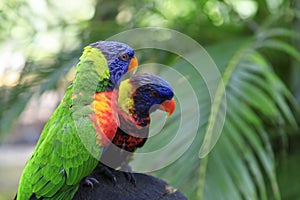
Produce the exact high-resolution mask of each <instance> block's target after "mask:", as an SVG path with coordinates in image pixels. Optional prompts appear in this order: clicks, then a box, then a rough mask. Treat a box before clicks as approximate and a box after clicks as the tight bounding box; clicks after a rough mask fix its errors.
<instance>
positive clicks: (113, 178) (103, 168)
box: [99, 165, 117, 185]
mask: <svg viewBox="0 0 300 200" xmlns="http://www.w3.org/2000/svg"><path fill="white" fill-rule="evenodd" d="M99 173H101V174H103V175H104V176H106V177H107V178H109V179H110V180H111V181H112V182H113V183H114V185H116V184H117V178H116V176H115V175H114V174H113V169H111V168H110V167H108V166H106V165H102V166H101V167H100V168H99Z"/></svg>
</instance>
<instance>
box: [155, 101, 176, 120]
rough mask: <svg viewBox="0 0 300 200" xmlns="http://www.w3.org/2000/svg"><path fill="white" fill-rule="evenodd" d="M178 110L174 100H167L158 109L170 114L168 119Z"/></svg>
mask: <svg viewBox="0 0 300 200" xmlns="http://www.w3.org/2000/svg"><path fill="white" fill-rule="evenodd" d="M175 108H176V103H175V100H174V98H173V99H171V100H166V101H164V102H163V103H162V104H160V105H159V107H158V109H160V110H163V111H166V112H168V117H169V116H171V115H172V114H173V112H174V110H175Z"/></svg>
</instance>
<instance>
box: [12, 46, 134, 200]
mask: <svg viewBox="0 0 300 200" xmlns="http://www.w3.org/2000/svg"><path fill="white" fill-rule="evenodd" d="M137 65H138V63H137V59H136V57H135V56H134V50H133V49H132V48H131V47H129V46H128V45H126V44H123V43H119V42H113V41H99V42H96V43H93V44H90V45H89V46H87V47H85V48H84V51H83V54H82V56H81V57H80V61H79V63H78V64H77V66H76V75H75V78H74V81H73V83H72V84H71V85H70V86H69V87H68V89H67V91H66V94H65V96H64V98H63V100H62V101H61V103H60V104H59V106H58V107H57V109H56V110H55V112H54V113H53V115H52V116H51V118H50V119H49V121H48V122H47V123H46V125H45V127H44V129H43V131H42V134H41V136H40V139H39V141H38V143H37V145H36V147H35V150H34V152H33V154H32V156H31V157H30V159H29V160H28V162H27V164H26V166H25V169H24V171H23V174H22V176H21V178H20V182H19V188H18V193H17V199H18V200H28V199H56V200H59V199H63V200H68V199H72V197H73V196H74V194H75V193H76V191H77V190H78V187H79V182H80V181H81V180H82V179H83V178H84V177H86V176H88V175H89V174H90V173H91V172H92V171H93V170H94V169H95V168H96V166H97V164H98V160H99V158H100V156H101V153H102V150H103V148H104V147H105V145H108V144H109V142H108V140H109V139H112V138H113V137H114V134H115V133H116V129H117V125H115V126H113V125H112V126H110V128H109V129H105V130H104V128H105V127H107V123H109V122H110V120H105V119H106V118H107V119H110V118H111V116H112V112H111V103H110V102H109V101H108V100H107V98H106V95H105V94H106V93H109V92H110V91H113V90H114V88H115V87H116V86H117V85H118V84H119V83H120V80H121V78H122V76H123V75H124V74H125V73H126V72H127V71H128V70H130V69H133V68H136V67H137ZM95 94H99V95H100V96H101V95H102V96H101V99H96V95H95ZM94 102H97V103H100V104H101V109H102V110H101V114H100V113H99V112H98V111H95V110H94V108H95V107H94ZM96 112H97V114H100V115H101V116H102V117H103V120H102V121H101V120H99V121H98V122H99V123H98V127H97V128H98V129H95V126H94V124H93V119H92V118H93V115H95V113H96ZM113 124H116V123H113Z"/></svg>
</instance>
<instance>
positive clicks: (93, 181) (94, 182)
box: [83, 176, 99, 189]
mask: <svg viewBox="0 0 300 200" xmlns="http://www.w3.org/2000/svg"><path fill="white" fill-rule="evenodd" d="M98 184H99V181H98V180H97V179H96V178H93V177H89V176H88V177H85V179H84V180H83V185H86V186H88V187H91V188H92V189H93V188H94V185H98Z"/></svg>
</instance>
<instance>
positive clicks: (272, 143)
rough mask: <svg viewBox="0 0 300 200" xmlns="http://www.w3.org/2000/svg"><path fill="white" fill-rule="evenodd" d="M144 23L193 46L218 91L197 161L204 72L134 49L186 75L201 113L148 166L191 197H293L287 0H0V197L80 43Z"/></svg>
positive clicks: (295, 52) (296, 187)
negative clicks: (214, 74) (219, 84)
mask: <svg viewBox="0 0 300 200" xmlns="http://www.w3.org/2000/svg"><path fill="white" fill-rule="evenodd" d="M149 26H152V27H165V28H171V29H174V30H177V31H180V32H182V33H183V34H186V35H188V36H190V37H192V38H193V39H195V40H196V41H197V42H198V43H199V44H201V45H203V46H204V48H205V49H206V50H207V51H208V52H209V54H210V56H211V57H212V58H213V60H214V61H215V63H216V64H217V66H218V68H219V70H220V71H221V73H222V78H223V81H224V85H225V88H226V100H227V113H226V121H225V124H224V129H223V131H222V135H221V137H220V139H219V141H218V143H217V144H216V146H215V148H214V149H213V151H212V152H211V153H210V154H209V155H208V156H207V157H205V158H203V159H199V157H198V154H199V149H200V146H201V144H202V140H203V136H204V135H205V134H208V135H209V134H211V132H210V131H209V129H207V126H208V125H213V124H214V122H216V121H217V115H215V114H214V113H218V112H219V111H220V107H219V106H218V105H217V103H212V102H210V98H209V94H208V91H207V89H206V85H205V83H204V81H203V80H202V78H201V77H197V76H194V75H193V72H192V71H191V68H188V67H184V66H186V65H187V63H186V62H185V61H184V60H182V59H179V58H178V57H177V56H174V55H173V54H170V53H168V52H157V51H151V50H149V51H140V52H137V56H138V58H139V61H140V63H151V62H157V63H162V64H165V65H169V66H171V67H173V68H174V69H178V70H179V71H181V72H182V73H183V74H186V79H187V80H188V81H189V82H190V83H192V85H193V86H194V90H195V91H196V93H197V96H198V100H199V102H198V103H199V106H200V110H201V121H200V124H199V129H198V133H197V136H196V138H195V140H194V141H193V144H192V145H191V146H190V148H189V149H188V151H186V152H185V153H184V155H183V156H182V157H180V159H178V160H177V161H176V162H175V163H172V164H171V165H169V166H167V167H166V168H163V169H161V170H158V171H155V172H153V173H152V174H153V175H154V176H157V177H160V178H162V179H164V180H166V181H168V182H169V183H170V184H172V185H173V186H174V187H176V188H178V189H179V190H180V191H181V192H183V193H184V194H185V195H186V196H187V197H188V198H189V199H206V200H215V199H216V200H220V199H226V200H227V199H231V200H232V199H277V200H278V199H285V200H288V199H290V200H294V199H299V198H300V183H299V177H300V170H299V168H300V134H299V128H298V127H299V122H300V118H299V102H300V88H299V85H300V66H299V62H300V38H299V37H300V34H299V33H300V2H299V1H297V0H185V1H180V0H165V1H159V0H156V1H149V0H139V1H138V0H131V1H129V0H125V1H118V0H114V1H108V0H103V1H97V0H76V1H71V0H65V1H56V0H28V1H22V0H3V1H1V2H0V40H1V42H0V61H1V62H0V94H1V95H0V103H1V106H0V110H1V112H0V139H1V146H0V159H1V160H0V199H11V198H12V197H13V196H14V194H15V192H16V190H17V184H18V179H19V176H20V174H21V171H22V168H23V166H24V164H25V162H26V160H27V158H28V157H29V155H30V152H31V151H32V150H33V147H34V145H35V143H36V141H37V139H38V137H39V134H40V132H41V130H42V128H43V125H44V123H45V122H46V121H47V119H48V118H49V117H50V115H51V113H52V112H53V110H54V109H55V107H56V106H57V104H58V103H59V101H60V99H61V98H62V96H63V94H64V91H65V88H66V87H67V85H68V84H69V82H70V81H71V80H72V77H73V76H72V75H73V73H74V67H73V66H74V65H75V64H76V62H77V61H78V58H79V56H80V54H81V51H82V48H83V47H84V46H85V45H87V44H89V43H91V42H95V41H98V40H105V39H106V38H108V37H110V36H112V35H114V34H117V33H119V32H121V31H124V30H128V29H132V28H137V27H149ZM158 37H159V36H158ZM178 42H179V43H180V41H178ZM191 56H197V55H193V54H191ZM199 62H201V61H199ZM178 81H179V80H178ZM178 85H179V86H178V87H179V88H178V91H179V93H181V92H182V94H183V95H185V97H186V100H187V101H189V94H185V93H184V92H185V89H184V88H180V84H178ZM218 95H220V96H223V95H224V94H222V93H221V94H218ZM189 106H190V108H191V109H193V108H194V105H193V104H191V105H189ZM211 111H214V112H211ZM182 115H187V116H188V117H190V118H193V116H189V113H182ZM178 118H180V113H179V112H175V114H174V116H173V120H167V122H166V126H165V128H164V130H163V131H162V132H163V133H165V134H164V136H163V138H164V140H162V138H158V139H155V138H154V139H153V140H152V141H149V143H147V145H146V147H145V148H146V149H147V148H153V147H155V146H157V145H158V146H159V145H163V144H164V142H166V141H169V140H171V139H172V138H173V137H174V135H173V134H172V133H175V132H176V129H178V124H176V122H178V120H179V119H178ZM186 126H188V124H186ZM163 133H161V134H159V135H163ZM188 136H189V134H188V133H187V134H186V137H188ZM185 139H186V140H188V139H189V138H184V137H183V141H184V140H185ZM178 145H180V144H178ZM147 164H148V163H147ZM149 164H150V165H151V164H153V165H155V163H151V162H150V161H149Z"/></svg>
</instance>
